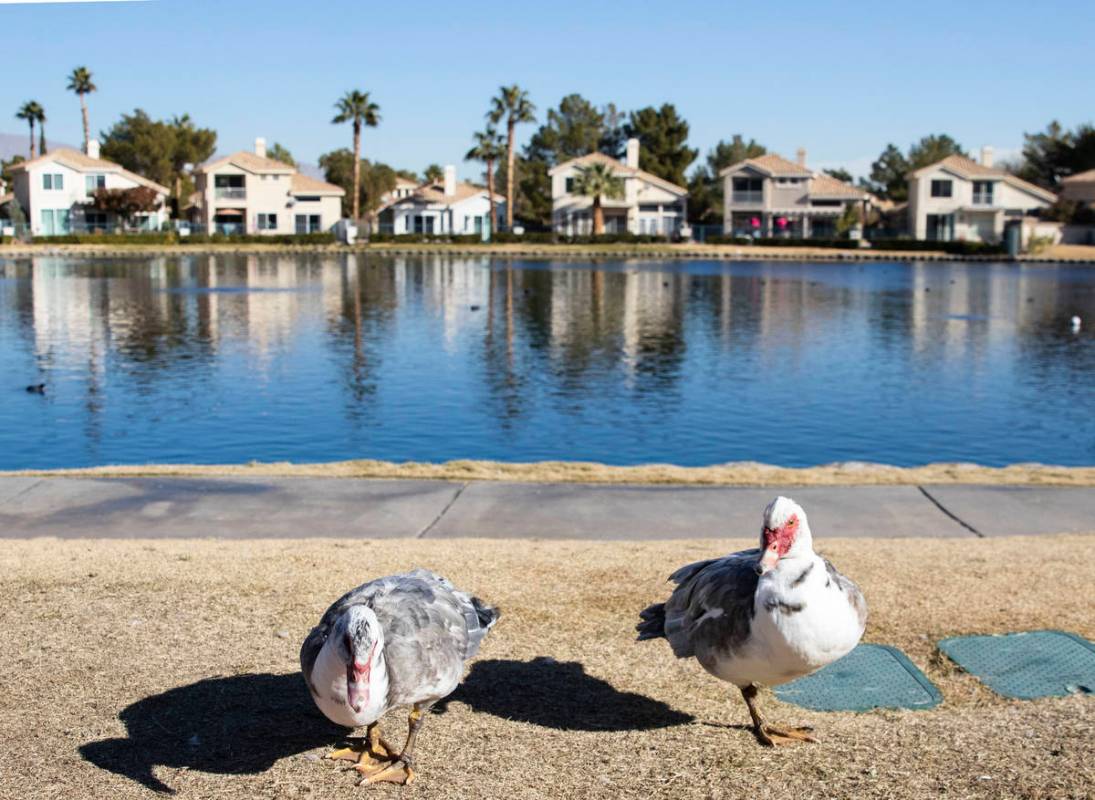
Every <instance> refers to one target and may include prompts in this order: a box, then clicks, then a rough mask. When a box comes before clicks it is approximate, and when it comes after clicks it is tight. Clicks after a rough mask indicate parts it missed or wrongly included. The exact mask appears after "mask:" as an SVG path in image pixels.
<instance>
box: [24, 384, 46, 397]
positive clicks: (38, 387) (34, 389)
mask: <svg viewBox="0 0 1095 800" xmlns="http://www.w3.org/2000/svg"><path fill="white" fill-rule="evenodd" d="M27 392H29V393H30V394H45V393H46V385H45V384H44V383H32V384H31V385H30V386H28V387H27Z"/></svg>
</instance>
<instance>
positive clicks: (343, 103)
mask: <svg viewBox="0 0 1095 800" xmlns="http://www.w3.org/2000/svg"><path fill="white" fill-rule="evenodd" d="M335 108H336V109H337V110H338V114H337V115H335V118H334V119H333V120H331V123H332V124H333V125H341V124H343V123H344V122H353V124H354V220H355V221H356V220H357V218H358V216H359V214H360V211H361V126H362V125H368V126H369V127H370V128H375V127H376V126H377V125H379V124H380V106H378V105H377V104H376V103H374V102H372V101H371V100H370V99H369V93H368V92H359V91H357V90H356V89H354V90H353V91H351V92H346V94H344V95H342V98H341V99H340V100H339V101H338V102H337V103H335Z"/></svg>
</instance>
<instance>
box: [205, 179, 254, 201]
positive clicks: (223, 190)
mask: <svg viewBox="0 0 1095 800" xmlns="http://www.w3.org/2000/svg"><path fill="white" fill-rule="evenodd" d="M213 187H214V191H213V194H214V196H215V197H216V198H217V199H218V200H245V199H247V188H246V184H245V183H244V177H243V176H242V175H214V176H213Z"/></svg>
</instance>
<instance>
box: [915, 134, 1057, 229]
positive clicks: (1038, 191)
mask: <svg viewBox="0 0 1095 800" xmlns="http://www.w3.org/2000/svg"><path fill="white" fill-rule="evenodd" d="M908 184H909V210H908V212H909V232H910V233H911V234H912V236H913V238H915V239H931V240H936V241H954V240H964V241H970V242H991V243H996V242H1000V241H1001V240H1002V239H1003V236H1004V227H1005V224H1006V223H1007V222H1008V221H1011V220H1016V221H1020V220H1022V218H1023V217H1026V216H1029V215H1033V214H1035V213H1036V212H1037V211H1039V210H1041V209H1044V208H1048V207H1049V206H1051V205H1053V204H1054V203H1055V202H1057V195H1055V194H1054V193H1053V192H1050V191H1047V190H1045V189H1043V188H1041V187H1040V186H1035V185H1034V184H1033V183H1028V182H1027V181H1024V180H1022V179H1021V178H1017V177H1015V176H1014V175H1011V174H1010V173H1008V172H1007V171H1006V170H1002V169H1000V168H999V167H994V166H993V163H992V148H991V147H985V148H983V149H982V151H981V162H980V163H978V162H976V161H974V160H972V159H970V158H966V157H965V156H957V155H955V156H947V157H946V158H944V159H943V160H941V161H937V162H935V163H934V164H929V165H928V166H926V167H922V168H921V169H918V170H916V171H914V172H911V173H909V175H908Z"/></svg>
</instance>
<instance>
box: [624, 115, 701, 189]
mask: <svg viewBox="0 0 1095 800" xmlns="http://www.w3.org/2000/svg"><path fill="white" fill-rule="evenodd" d="M624 132H625V133H626V134H627V137H628V138H629V139H630V138H635V139H638V140H639V145H640V150H639V167H641V168H642V169H644V170H646V171H647V172H649V173H652V174H654V175H657V176H658V177H659V178H662V179H663V180H667V181H669V182H670V183H674V184H676V185H677V186H684V185H685V183H686V178H685V171H686V170H687V169H688V167H689V165H690V164H691V163H692V162H693V161H695V160H696V156H697V155H699V150H695V149H693V148H691V147H689V146H688V144H687V142H688V123H687V122H686V121H685V120H684V119H682V118H681V117H679V116H678V115H677V109H676V108H675V107H674V106H673V105H672V104H671V103H663V104H662V107H661V108H657V109H656V108H654V107H652V106H648V107H647V108H641V109H639V110H638V111H632V112H631V114H630V115H629V117H628V122H627V124H626V125H625V126H624Z"/></svg>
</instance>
